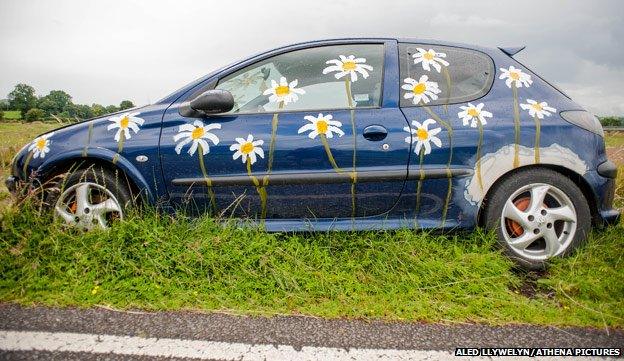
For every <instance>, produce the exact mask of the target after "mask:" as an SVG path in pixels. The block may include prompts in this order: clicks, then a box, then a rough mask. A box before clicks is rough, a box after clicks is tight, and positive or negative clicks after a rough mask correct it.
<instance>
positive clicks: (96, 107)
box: [91, 104, 108, 117]
mask: <svg viewBox="0 0 624 361" xmlns="http://www.w3.org/2000/svg"><path fill="white" fill-rule="evenodd" d="M91 112H92V113H93V116H94V117H100V116H102V115H104V114H106V113H108V112H107V111H106V108H104V106H103V105H101V104H93V105H91Z"/></svg>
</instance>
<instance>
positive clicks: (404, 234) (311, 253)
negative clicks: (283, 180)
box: [0, 206, 624, 326]
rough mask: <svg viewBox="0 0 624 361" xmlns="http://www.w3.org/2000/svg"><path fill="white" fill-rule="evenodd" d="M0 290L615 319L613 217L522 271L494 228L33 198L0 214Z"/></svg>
mask: <svg viewBox="0 0 624 361" xmlns="http://www.w3.org/2000/svg"><path fill="white" fill-rule="evenodd" d="M0 224H1V228H0V239H1V241H0V274H2V278H1V279H0V300H3V301H11V302H19V303H25V304H30V303H38V304H45V305H55V306H67V305H76V306H83V307H87V306H94V305H106V306H109V307H115V308H124V309H126V308H141V309H148V310H175V309H199V310H227V311H230V312H236V313H245V314H276V313H284V314H307V315H316V316H323V317H357V318H374V319H385V320H419V321H446V322H486V323H493V324H498V323H508V322H529V323H538V324H557V325H580V326H588V325H591V326H603V325H609V326H621V325H622V319H623V318H624V311H623V310H624V301H622V300H623V297H622V296H624V285H623V283H622V281H621V276H622V274H623V273H622V271H623V270H624V267H623V264H622V259H621V249H622V245H623V244H624V237H623V236H622V234H624V232H622V229H621V228H622V227H621V226H618V227H616V228H614V229H611V230H609V231H607V232H604V233H597V234H596V235H594V236H593V239H592V240H591V242H590V244H589V245H588V246H587V247H585V248H584V249H582V250H580V252H578V253H577V254H576V255H575V256H573V257H572V258H569V259H565V260H561V261H559V262H556V263H555V265H554V266H553V267H552V268H551V269H550V271H549V272H548V274H547V275H546V276H545V277H543V278H541V279H540V280H538V283H537V286H536V287H537V290H536V292H537V293H536V295H535V296H533V297H530V298H529V297H526V296H524V295H523V294H522V293H520V292H519V291H517V290H519V289H522V286H523V284H524V283H525V282H526V280H527V277H526V275H524V274H523V273H522V272H518V271H514V269H513V265H512V263H511V262H510V261H509V260H507V259H506V258H505V257H503V256H502V255H501V254H500V253H499V252H498V251H497V250H496V249H495V247H494V239H493V237H492V236H491V235H488V234H484V233H482V232H480V231H478V232H475V233H471V234H461V233H457V234H451V235H434V234H430V233H426V232H414V231H410V230H401V231H393V232H383V231H380V232H358V233H355V232H329V233H317V234H308V233H285V234H268V233H265V232H263V231H262V230H260V229H257V228H252V227H242V226H241V225H240V224H236V223H231V222H230V223H226V224H224V223H220V222H216V221H215V220H213V219H211V218H207V217H204V218H199V219H189V218H186V217H182V216H179V217H175V218H174V217H171V216H169V215H162V214H158V213H156V212H150V211H147V212H146V213H144V214H142V215H140V216H138V215H130V217H129V218H127V219H126V220H125V221H123V222H120V223H118V224H116V225H115V227H113V228H112V229H110V230H107V231H103V230H102V231H93V232H88V233H83V232H79V231H75V230H70V229H66V228H65V227H63V226H62V225H60V224H58V223H55V222H53V221H52V220H51V219H50V216H47V215H45V213H39V212H38V211H37V210H36V209H34V208H32V207H28V206H27V207H25V208H23V209H21V210H17V209H16V208H9V209H6V210H4V211H2V213H1V220H0Z"/></svg>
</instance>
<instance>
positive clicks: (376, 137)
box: [364, 125, 388, 142]
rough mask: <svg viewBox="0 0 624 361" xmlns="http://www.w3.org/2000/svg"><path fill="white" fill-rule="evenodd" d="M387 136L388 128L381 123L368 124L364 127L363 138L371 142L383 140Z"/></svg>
mask: <svg viewBox="0 0 624 361" xmlns="http://www.w3.org/2000/svg"><path fill="white" fill-rule="evenodd" d="M387 136H388V130H387V129H386V128H384V127H382V126H381V125H369V126H368V127H366V128H364V138H366V139H368V140H370V141H372V142H378V141H380V140H384V139H385V138H386V137H387Z"/></svg>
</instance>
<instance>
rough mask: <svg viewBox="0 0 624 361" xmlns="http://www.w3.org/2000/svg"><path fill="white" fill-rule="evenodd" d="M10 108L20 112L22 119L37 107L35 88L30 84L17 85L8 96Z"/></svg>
mask: <svg viewBox="0 0 624 361" xmlns="http://www.w3.org/2000/svg"><path fill="white" fill-rule="evenodd" d="M8 100H9V107H11V109H15V110H19V111H20V112H21V113H22V118H23V117H24V116H25V115H26V112H28V110H30V109H31V108H34V107H35V106H37V97H36V96H35V88H33V87H31V86H30V85H28V84H17V85H16V86H15V88H14V89H13V91H12V92H10V93H9V96H8Z"/></svg>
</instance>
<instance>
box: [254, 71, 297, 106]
mask: <svg viewBox="0 0 624 361" xmlns="http://www.w3.org/2000/svg"><path fill="white" fill-rule="evenodd" d="M298 83H299V80H297V79H295V80H293V81H291V82H290V83H289V82H288V81H286V78H284V77H281V78H280V81H279V84H278V83H277V82H276V81H275V80H271V87H270V88H268V89H267V90H265V91H264V93H262V95H270V96H269V101H270V102H273V103H275V102H284V104H288V103H294V102H296V101H297V100H299V96H298V95H297V94H299V95H301V94H305V90H303V89H297V88H295V87H296V86H297V84H298Z"/></svg>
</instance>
